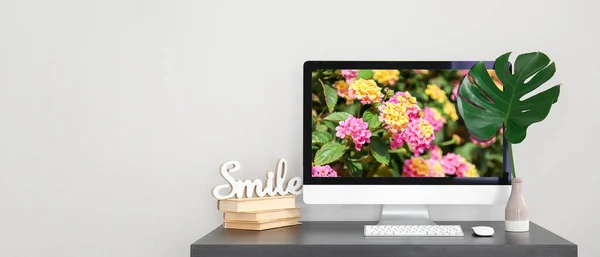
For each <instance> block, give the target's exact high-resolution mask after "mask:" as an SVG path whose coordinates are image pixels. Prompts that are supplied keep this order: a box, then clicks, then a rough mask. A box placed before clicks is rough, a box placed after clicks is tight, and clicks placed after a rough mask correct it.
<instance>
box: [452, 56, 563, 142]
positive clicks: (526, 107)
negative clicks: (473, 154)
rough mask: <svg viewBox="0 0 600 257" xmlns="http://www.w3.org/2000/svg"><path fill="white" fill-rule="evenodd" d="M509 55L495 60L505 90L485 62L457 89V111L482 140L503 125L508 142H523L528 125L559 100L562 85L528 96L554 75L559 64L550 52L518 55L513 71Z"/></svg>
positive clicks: (547, 111) (485, 139) (545, 113)
mask: <svg viewBox="0 0 600 257" xmlns="http://www.w3.org/2000/svg"><path fill="white" fill-rule="evenodd" d="M509 56H510V53H506V54H504V55H502V56H500V57H498V58H497V59H496V62H495V64H494V70H495V71H496V75H497V76H498V78H499V79H500V81H501V82H502V85H503V90H501V89H499V88H498V87H497V86H496V84H495V83H494V81H493V80H492V78H491V77H490V75H489V73H488V71H487V69H486V67H485V64H484V63H483V62H480V63H478V64H476V65H475V66H473V68H472V69H471V70H470V71H469V76H470V77H471V78H472V81H470V80H469V76H465V78H463V80H462V82H461V84H460V87H459V89H458V94H459V98H458V99H457V100H458V101H457V102H458V112H459V113H460V115H461V116H462V118H463V120H464V121H465V124H466V127H467V129H468V131H469V133H470V134H471V136H473V137H474V138H476V139H477V140H479V141H488V140H491V139H492V138H493V137H494V136H495V135H496V133H497V132H498V131H499V130H500V128H501V126H502V125H504V134H505V136H506V139H507V140H508V142H510V143H513V144H517V143H520V142H522V141H523V139H525V137H526V135H527V128H528V127H529V126H530V125H531V124H533V123H536V122H540V121H542V120H544V119H545V118H546V117H547V116H548V113H549V112H550V108H551V107H552V104H554V103H555V102H556V101H557V100H558V95H559V94H560V85H556V86H553V87H551V88H549V89H547V90H545V91H543V92H540V93H537V94H531V96H528V97H525V95H527V94H530V93H531V92H532V91H534V90H535V89H537V88H539V87H540V86H542V84H544V83H545V82H547V81H548V80H549V79H550V78H551V77H552V76H553V75H554V72H555V71H556V68H555V65H554V62H551V61H550V58H548V56H546V55H545V54H543V53H540V52H533V53H526V54H522V55H519V56H517V59H516V61H515V65H514V67H515V68H514V73H511V72H510V70H509V68H510V66H509V65H510V64H509V62H508V58H509Z"/></svg>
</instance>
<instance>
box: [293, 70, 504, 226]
mask: <svg viewBox="0 0 600 257" xmlns="http://www.w3.org/2000/svg"><path fill="white" fill-rule="evenodd" d="M475 63H476V62H464V61H459V62H447V61H445V62H365V61H362V62H345V61H307V62H305V63H304V74H303V79H304V90H303V177H304V189H303V198H304V201H305V202H306V203H307V204H382V205H383V208H382V217H381V221H380V222H381V223H382V224H388V223H394V224H397V223H402V224H430V223H432V222H431V221H429V220H428V212H427V208H426V205H430V204H493V203H497V202H502V201H506V199H508V195H509V193H510V186H509V185H510V172H509V168H510V167H509V165H506V164H508V163H510V162H509V160H508V158H509V155H508V154H507V150H508V147H507V145H505V144H503V142H504V141H505V140H504V137H503V134H502V131H501V130H500V131H498V134H497V136H496V137H495V138H494V139H492V140H491V141H489V142H484V143H482V142H478V141H475V140H473V139H472V138H471V137H470V136H469V133H468V131H467V129H466V127H465V124H464V121H462V119H461V117H460V115H459V113H458V111H457V109H456V105H457V103H456V99H457V98H458V97H461V96H460V95H458V93H457V91H458V90H457V89H458V85H459V82H460V81H461V79H462V78H463V77H464V76H465V75H466V74H467V73H468V70H469V69H470V68H471V67H472V66H473V65H474V64H475ZM485 63H486V65H487V66H488V68H489V70H490V75H491V76H492V78H493V79H495V81H496V82H497V86H498V87H499V88H502V84H501V82H500V81H499V80H498V79H497V77H495V74H494V72H493V67H492V66H493V62H485ZM398 220H402V222H399V221H398ZM407 220H410V222H406V221H407Z"/></svg>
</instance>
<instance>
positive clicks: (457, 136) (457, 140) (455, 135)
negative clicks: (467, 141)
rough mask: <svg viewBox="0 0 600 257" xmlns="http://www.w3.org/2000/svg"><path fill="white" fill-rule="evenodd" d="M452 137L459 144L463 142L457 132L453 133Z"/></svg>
mask: <svg viewBox="0 0 600 257" xmlns="http://www.w3.org/2000/svg"><path fill="white" fill-rule="evenodd" d="M452 139H454V142H456V144H457V145H460V144H461V143H462V138H461V137H460V136H459V135H457V134H452Z"/></svg>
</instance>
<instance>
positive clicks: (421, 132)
mask: <svg viewBox="0 0 600 257" xmlns="http://www.w3.org/2000/svg"><path fill="white" fill-rule="evenodd" d="M434 139H435V134H434V132H433V127H432V126H431V124H429V122H428V121H427V120H425V119H423V118H418V119H413V120H412V121H410V122H409V123H408V126H407V127H406V129H405V130H404V131H402V133H398V134H395V135H393V136H392V139H391V142H390V147H391V148H392V149H393V150H396V148H398V147H400V146H402V145H403V144H404V143H406V144H407V145H408V147H409V149H410V150H411V151H412V152H413V153H414V154H415V156H419V155H421V154H422V153H423V152H424V151H425V150H427V149H429V148H430V147H431V142H432V141H433V140H434Z"/></svg>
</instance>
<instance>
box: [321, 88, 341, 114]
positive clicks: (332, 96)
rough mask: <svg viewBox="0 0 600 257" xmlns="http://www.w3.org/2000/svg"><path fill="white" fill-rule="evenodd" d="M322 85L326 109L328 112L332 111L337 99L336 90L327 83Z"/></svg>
mask: <svg viewBox="0 0 600 257" xmlns="http://www.w3.org/2000/svg"><path fill="white" fill-rule="evenodd" d="M322 85H323V92H324V93H325V103H326V104H327V109H328V110H329V112H333V109H334V108H335V105H336V104H337V101H338V94H337V90H336V89H335V88H333V87H331V86H329V85H326V84H322Z"/></svg>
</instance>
